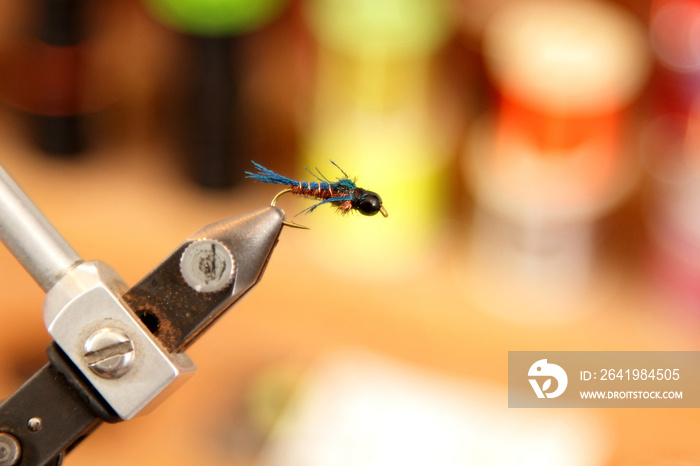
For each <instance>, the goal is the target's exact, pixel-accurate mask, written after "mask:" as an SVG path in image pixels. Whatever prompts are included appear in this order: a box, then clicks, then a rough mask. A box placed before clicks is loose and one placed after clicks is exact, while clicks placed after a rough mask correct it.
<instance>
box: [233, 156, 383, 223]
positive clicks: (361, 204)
mask: <svg viewBox="0 0 700 466" xmlns="http://www.w3.org/2000/svg"><path fill="white" fill-rule="evenodd" d="M331 163H332V164H333V165H335V166H336V167H337V168H338V170H340V172H341V173H342V174H343V177H342V178H337V181H330V180H329V179H328V178H326V177H325V176H323V174H322V173H321V172H320V171H318V169H316V171H317V172H318V175H316V174H314V173H312V172H311V171H309V170H308V169H307V171H309V173H311V175H312V176H314V177H315V178H316V179H317V180H318V181H309V182H307V181H296V180H293V179H291V178H287V177H286V176H282V175H280V174H278V173H275V172H273V171H272V170H270V169H269V168H265V167H263V166H262V165H260V164H259V163H256V162H253V165H255V168H256V169H257V172H255V173H253V172H246V176H247V177H248V178H252V179H254V180H257V181H261V182H263V183H273V184H282V185H286V186H289V188H287V189H285V190H283V191H280V192H279V193H277V195H276V196H275V197H274V199H272V204H271V205H273V206H274V205H275V203H276V202H277V199H279V197H280V196H281V195H282V194H285V193H292V194H296V195H297V196H300V197H305V198H307V199H316V200H320V201H321V202H318V203H316V204H314V205H312V206H311V207H309V208H307V209H304V210H303V211H302V212H306V213H308V212H313V211H314V210H315V209H316V207H318V206H320V205H323V204H330V205H332V206H334V207H336V208H337V209H338V211H340V213H341V214H346V213H348V212H350V211H351V210H356V211H358V212H360V213H361V214H363V215H376V214H377V212H380V213H381V214H382V215H383V216H384V217H388V216H389V214H387V212H386V209H385V208H384V206H382V198H381V197H379V194H377V193H375V192H373V191H368V190H366V189H363V188H360V187H358V186H357V185H356V184H355V180H351V179H350V177H348V175H347V173H345V172H344V171H343V169H342V168H340V167H339V166H338V164H336V163H335V162H333V161H332V160H331ZM285 225H288V226H292V227H296V228H306V227H304V226H302V225H299V224H296V223H290V222H285Z"/></svg>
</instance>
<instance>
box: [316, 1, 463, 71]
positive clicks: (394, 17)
mask: <svg viewBox="0 0 700 466" xmlns="http://www.w3.org/2000/svg"><path fill="white" fill-rule="evenodd" d="M307 6H308V14H309V19H310V22H311V23H312V25H313V28H314V30H315V32H316V34H317V35H318V36H319V39H320V40H321V41H322V42H324V43H325V44H327V45H331V46H332V47H334V48H336V49H338V50H342V51H344V52H346V53H351V54H361V55H369V56H383V57H405V58H407V57H411V56H415V55H422V54H426V53H430V52H431V51H433V50H434V49H436V48H437V47H439V46H440V45H441V44H442V43H443V42H444V41H445V40H446V39H447V38H448V37H449V35H450V34H451V31H452V26H453V20H452V15H451V14H450V9H449V5H448V4H447V2H445V1H442V0H311V1H309V2H308V3H307Z"/></svg>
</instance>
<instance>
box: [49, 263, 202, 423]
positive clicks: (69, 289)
mask: <svg viewBox="0 0 700 466" xmlns="http://www.w3.org/2000/svg"><path fill="white" fill-rule="evenodd" d="M126 290H127V286H126V285H125V284H124V282H123V281H122V280H121V278H119V276H118V275H117V274H116V272H114V271H113V270H112V269H111V268H110V267H109V266H107V265H106V264H103V263H101V262H83V263H81V264H79V265H78V266H77V267H74V268H73V269H71V270H70V271H68V272H67V273H66V274H65V275H64V276H63V277H62V278H61V279H60V280H59V281H58V282H57V283H56V284H55V285H54V286H53V288H51V289H50V290H49V291H48V293H47V294H46V300H45V301H44V311H43V312H44V323H45V324H46V328H47V329H48V331H49V333H50V334H51V336H52V337H53V338H54V340H55V341H56V343H57V344H58V345H59V346H60V347H61V349H62V350H63V351H64V352H65V353H66V354H67V355H68V357H69V358H70V359H71V360H72V361H73V363H74V364H75V365H76V366H77V367H78V369H80V371H81V372H82V373H83V375H85V377H86V378H87V379H88V380H89V381H90V383H91V384H92V385H93V386H94V387H95V389H97V391H98V392H99V393H100V394H101V395H102V397H103V398H104V399H105V401H106V402H107V403H109V405H110V406H111V407H112V409H114V411H115V412H116V413H117V415H119V417H120V418H122V419H124V420H128V419H131V418H132V417H134V416H135V415H136V414H137V413H138V412H139V411H141V410H142V409H143V408H144V407H145V406H146V405H149V404H151V402H153V401H154V400H156V398H160V397H161V395H163V394H164V391H165V389H166V388H169V387H172V384H173V382H175V381H176V380H181V379H182V377H181V376H183V375H187V374H192V373H193V372H194V370H195V366H194V364H193V363H192V361H191V360H190V358H189V357H188V356H187V355H186V354H185V353H182V352H176V353H172V354H171V353H168V352H167V351H166V350H165V349H164V348H163V346H162V345H161V344H160V343H159V342H158V340H156V339H155V337H153V335H152V334H151V332H150V331H149V330H148V329H147V328H146V326H145V325H144V324H143V323H142V322H141V320H140V319H139V318H138V316H136V314H134V312H133V311H132V310H131V309H130V308H129V307H128V306H127V305H126V303H125V302H124V301H123V300H122V298H121V295H122V294H123V293H124V292H125V291H126Z"/></svg>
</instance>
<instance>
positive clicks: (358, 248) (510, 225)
mask: <svg viewBox="0 0 700 466" xmlns="http://www.w3.org/2000/svg"><path fill="white" fill-rule="evenodd" d="M164 3H165V2H164ZM232 3H236V2H232ZM221 4H223V5H225V4H226V1H224V0H222V2H221ZM83 7H84V10H83V14H82V16H81V17H80V18H81V19H80V22H81V23H80V24H81V27H83V28H84V29H83V32H82V35H81V36H80V40H79V41H78V42H76V44H72V45H61V46H56V45H51V44H46V43H42V42H41V40H39V39H38V38H37V37H36V34H35V31H36V27H37V26H36V24H37V18H38V17H39V16H40V15H41V9H42V5H41V4H39V2H26V1H22V2H19V1H6V2H2V3H1V4H0V163H1V164H2V165H3V166H4V167H5V168H6V169H7V171H8V172H9V173H10V174H12V176H13V177H14V178H15V179H16V180H17V181H18V183H19V184H20V185H21V186H22V187H23V188H24V189H25V191H26V192H27V193H28V195H29V196H30V197H31V198H32V199H33V200H34V202H35V203H36V204H37V205H38V206H39V207H40V209H42V211H43V212H44V213H45V214H46V216H47V217H48V218H49V219H50V220H51V221H52V222H53V223H54V224H55V226H56V227H57V228H58V230H59V231H61V232H62V233H63V235H64V236H65V237H66V239H67V240H68V241H69V242H70V243H71V244H72V245H73V247H74V248H75V249H76V251H78V252H79V253H80V254H81V256H82V257H83V258H85V259H98V260H101V261H104V262H106V263H107V264H109V265H111V266H112V267H113V268H114V269H115V270H116V271H117V272H119V273H120V274H121V276H122V277H123V278H124V279H125V281H126V282H127V283H128V284H134V283H136V282H137V281H138V280H139V279H140V278H141V277H142V276H144V275H145V274H146V273H147V272H148V271H150V270H151V269H152V268H153V267H155V266H156V265H157V264H158V263H159V261H160V260H161V259H163V258H164V257H165V256H166V255H168V254H169V253H170V252H171V251H172V250H173V249H174V248H175V247H176V246H177V245H179V244H180V242H181V241H183V240H184V238H186V237H187V236H188V235H189V234H191V233H192V232H194V231H195V230H197V229H199V228H200V227H201V226H203V225H205V224H207V223H211V222H214V221H217V220H220V219H223V218H226V217H229V216H233V215H237V214H239V213H243V212H246V211H248V210H251V209H254V208H258V207H261V206H264V205H267V203H268V202H269V201H270V199H271V198H272V197H273V196H274V195H275V194H276V193H277V192H278V190H276V188H275V187H271V186H265V185H260V184H256V183H254V182H252V181H250V180H245V179H242V170H249V169H251V168H252V166H251V165H250V160H255V161H257V162H260V163H262V164H263V165H265V166H267V167H269V168H271V169H273V170H275V171H277V172H279V173H282V174H285V175H290V176H292V177H299V179H308V177H309V176H310V175H309V174H308V173H307V172H305V171H304V170H303V168H304V166H308V167H310V168H313V167H318V168H319V169H320V171H321V172H323V173H324V174H325V175H326V176H328V177H329V178H335V177H336V176H339V175H340V173H337V172H334V171H335V168H334V167H333V166H332V165H331V164H330V163H329V160H333V161H335V162H337V163H338V165H339V166H341V167H343V169H344V170H345V171H346V172H347V173H348V174H349V175H351V176H353V177H354V176H357V177H358V185H359V186H362V187H364V188H367V189H371V190H373V191H376V192H378V193H379V194H380V195H381V196H382V198H383V200H384V205H385V206H386V209H387V211H388V213H389V217H388V218H387V219H384V218H381V217H380V216H377V217H373V218H365V217H362V216H360V215H348V216H346V217H341V216H339V215H336V214H335V213H333V212H331V209H327V208H323V209H321V208H320V209H318V210H317V211H315V212H314V213H313V214H311V215H306V216H304V215H303V214H302V215H300V216H298V217H296V218H295V219H294V220H295V221H298V222H299V223H303V224H305V225H307V226H309V227H310V231H300V230H292V229H285V230H284V231H283V233H282V236H281V239H280V242H279V244H278V245H277V248H276V250H275V253H274V256H273V258H272V259H271V262H270V264H269V267H268V268H267V271H266V273H265V276H264V277H263V279H262V281H261V283H260V284H259V285H258V286H257V288H256V289H255V290H254V291H253V292H252V293H250V295H249V296H247V297H246V298H245V299H244V300H243V301H242V302H241V303H239V304H238V305H236V306H235V307H234V308H232V309H231V310H230V311H229V313H228V314H227V315H226V316H225V317H224V318H222V319H221V320H219V321H218V322H217V325H216V326H214V327H213V328H212V329H211V330H210V331H209V332H208V333H207V335H205V336H204V337H203V338H201V339H200V340H198V341H197V343H196V344H195V345H194V346H193V347H192V348H191V349H190V350H188V354H189V355H190V356H191V358H192V359H193V360H194V362H195V363H196V364H197V366H198V372H197V374H196V375H195V377H193V378H192V380H190V381H189V382H188V383H187V384H186V385H185V386H184V387H183V388H182V389H180V390H179V391H178V392H177V393H175V394H173V395H172V396H171V397H170V398H169V399H168V400H166V401H165V402H164V403H163V404H162V405H160V406H158V407H157V408H156V409H154V410H153V412H150V413H148V414H146V415H143V416H140V417H138V418H137V419H135V420H132V421H129V422H125V423H121V424H117V425H104V426H102V427H101V428H100V429H98V431H96V433H94V434H93V435H91V436H90V437H89V438H88V439H87V440H86V441H84V442H83V443H82V444H81V445H80V446H79V447H78V448H77V449H76V450H75V451H73V452H72V453H71V454H70V455H68V456H67V458H66V460H65V464H67V465H88V464H90V465H92V464H101V465H112V464H114V465H116V464H123V463H124V462H128V463H129V464H134V465H141V464H143V465H161V464H162V465H166V464H167V465H169V464H176V465H179V464H183V465H184V464H208V465H219V464H221V465H224V464H226V465H260V466H291V465H304V466H345V465H360V464H361V465H363V466H365V465H374V464H377V465H379V464H538V465H542V464H582V465H589V464H590V465H625V466H626V465H662V464H664V465H665V464H700V446H699V445H698V443H697V440H696V437H697V435H696V433H697V432H698V430H700V417H699V416H698V415H697V412H696V410H693V409H673V410H666V409H595V410H593V409H588V410H586V409H567V410H534V409H532V410H525V409H520V410H517V409H510V410H509V409H508V408H507V386H506V384H507V355H508V351H522V350H540V351H548V350H551V351H574V350H576V351H586V350H596V351H599V350H606V351H607V350H609V351H615V350H619V351H622V350H625V351H633V350H638V351H686V350H687V351H691V350H698V349H700V347H699V346H698V344H697V342H696V341H697V338H696V336H697V334H698V332H699V331H700V318H699V317H700V313H699V310H700V166H699V164H698V157H697V154H696V151H697V149H698V147H697V145H698V141H699V140H700V130H699V129H698V128H699V127H698V110H697V109H698V107H697V102H698V99H697V98H698V96H700V52H698V51H697V50H700V48H699V47H700V45H697V44H700V36H698V37H695V36H697V35H698V33H697V31H700V29H699V28H698V27H697V25H700V2H697V1H690V0H653V1H651V0H647V1H642V2H632V1H625V0H620V1H605V2H602V1H601V2H593V1H587V0H560V1H552V0H550V1H544V0H543V1H539V0H538V1H529V0H527V1H526V0H499V1H497V2H495V1H485V0H449V1H448V0H440V1H437V0H402V1H399V0H373V1H369V0H354V1H352V2H347V1H346V2H341V1H338V0H289V1H288V2H287V3H286V4H284V5H283V6H281V7H280V8H281V9H280V10H279V11H276V13H275V15H274V16H271V17H270V18H269V20H268V21H266V22H265V23H264V24H261V25H256V26H255V27H254V28H252V29H251V30H248V31H246V32H235V33H231V34H230V35H226V34H222V33H220V32H218V31H217V32H216V33H213V32H211V31H210V30H202V31H200V34H199V35H200V36H203V37H206V38H209V39H211V38H212V37H211V36H216V37H217V38H221V37H225V38H226V40H229V39H230V41H231V42H232V43H234V44H235V45H233V46H232V47H231V49H230V53H231V54H232V56H233V57H234V59H233V60H232V64H231V67H232V69H231V70H229V71H230V72H231V79H232V80H235V88H236V92H237V94H236V96H237V97H236V100H235V102H233V103H232V106H235V112H236V115H238V116H237V117H236V118H237V119H233V120H231V121H232V123H230V124H231V125H235V128H234V127H233V126H224V127H223V131H224V133H226V132H229V130H230V132H231V134H234V133H235V134H236V137H235V138H234V140H233V142H232V145H231V147H230V149H227V150H229V152H227V153H228V154H230V155H229V156H230V159H231V160H232V161H235V164H234V166H235V167H241V169H240V170H239V169H238V168H236V170H238V171H237V172H236V173H235V174H234V176H233V177H232V178H231V179H230V180H227V181H226V182H225V183H224V184H223V185H221V186H217V187H214V188H212V187H211V186H210V187H204V186H202V180H201V178H198V175H197V173H199V172H198V170H199V169H200V168H202V166H203V165H208V164H211V163H214V162H211V161H209V160H203V159H201V158H200V151H199V149H200V148H201V145H198V144H199V143H198V141H199V139H196V138H192V137H190V136H191V135H192V134H193V132H195V131H199V129H195V126H196V122H195V123H193V122H192V118H191V116H192V115H191V114H190V112H191V111H192V108H193V107H192V102H191V101H190V99H192V91H191V85H192V80H193V79H194V78H193V75H194V74H196V73H195V71H196V69H194V70H193V67H194V68H196V67H197V66H198V65H197V63H199V62H198V61H197V58H196V57H195V55H196V54H198V53H202V51H201V50H200V49H198V47H197V46H193V43H194V42H193V41H196V40H197V39H195V38H193V34H192V31H188V32H187V33H185V32H183V31H182V30H178V28H176V27H173V25H172V24H166V23H165V22H161V21H160V18H158V17H157V16H155V15H153V10H152V9H151V8H149V7H148V6H147V5H144V4H143V3H142V2H140V1H136V0H118V1H117V0H103V1H101V2H92V3H89V4H88V3H87V2H86V3H85V5H83ZM194 35H196V34H194ZM66 57H69V58H66ZM227 66H228V65H227ZM199 85H200V86H204V87H205V88H207V86H209V84H207V83H205V84H201V83H200V84H199ZM218 85H219V84H217V86H218ZM231 86H234V83H233V81H232V82H231ZM223 88H227V86H226V85H225V84H224V86H223ZM207 89H208V88H207ZM196 95H197V94H195V98H194V99H195V104H197V102H198V101H197V98H196ZM209 108H210V107H206V106H203V107H202V108H201V109H199V110H197V111H203V112H204V113H206V112H207V111H208V109H209ZM217 108H219V107H217ZM202 109H203V110H202ZM217 111H219V110H217ZM233 111H234V109H233V107H232V112H233ZM240 115H242V116H240ZM37 116H39V117H41V118H39V119H40V120H41V119H42V118H44V117H60V118H64V117H68V116H70V117H71V118H74V119H76V120H71V121H72V122H73V123H71V124H76V125H77V126H71V128H72V131H77V132H79V133H80V138H81V141H82V142H81V144H78V145H76V146H75V147H77V149H76V150H72V151H59V152H61V153H60V154H57V153H55V152H56V151H51V150H47V145H46V144H45V139H44V138H46V137H49V138H59V139H60V137H61V135H60V134H58V135H57V134H56V133H51V135H49V136H46V135H44V136H41V137H39V136H37V134H38V130H37V128H38V126H37V124H38V123H37V121H38V119H37ZM227 117H228V116H227ZM60 118H59V119H60ZM44 120H45V118H44ZM42 121H43V120H42ZM51 121H54V120H51ZM60 121H64V120H60ZM75 121H77V123H75ZM226 121H228V120H226ZM59 128H65V127H59ZM42 134H44V133H42ZM72 137H76V136H75V135H73V136H72ZM52 140H53V139H52ZM49 147H55V146H52V145H51V144H49ZM49 152H54V153H49ZM231 160H230V161H231ZM230 161H229V162H230ZM206 168H210V167H206ZM280 204H281V206H282V208H283V209H284V210H285V211H286V212H287V214H288V216H290V217H291V216H292V215H294V214H295V213H296V212H298V211H301V210H303V209H304V208H306V207H308V206H309V205H310V204H309V201H306V200H298V199H284V200H283V201H281V202H280ZM0 264H1V265H2V266H1V267H0V296H1V297H2V307H1V308H0V317H1V320H0V322H1V323H0V355H1V356H0V398H3V397H6V396H8V395H9V394H10V393H12V392H13V391H14V390H15V389H17V388H18V387H19V385H20V384H21V383H22V382H23V381H24V380H26V379H27V378H28V377H29V376H30V375H31V374H32V373H33V372H34V371H35V370H37V369H38V368H39V367H41V366H42V365H43V364H44V362H45V360H46V357H45V355H44V349H45V347H46V345H47V344H48V343H49V337H48V335H47V334H46V331H45V329H44V328H43V320H42V317H41V308H42V301H43V297H44V295H43V293H42V291H41V289H40V288H39V287H38V286H36V284H35V283H34V282H33V281H32V279H31V278H30V277H29V275H27V274H26V273H25V272H24V270H23V269H22V268H21V266H20V265H19V264H18V263H17V262H16V261H15V260H14V259H13V258H12V257H11V255H10V254H9V253H8V252H7V251H6V250H5V249H4V248H0ZM368 393H370V394H371V395H372V396H371V397H370V398H371V400H370V401H367V400H368V399H367V398H365V396H366V395H367V394H368ZM353 403H356V404H353ZM431 432H433V433H438V434H439V435H438V434H435V435H431V434H430V433H431ZM533 432H535V433H533ZM455 445H458V446H459V448H456V447H455ZM451 448H455V449H454V451H453V450H451ZM540 455H541V456H540Z"/></svg>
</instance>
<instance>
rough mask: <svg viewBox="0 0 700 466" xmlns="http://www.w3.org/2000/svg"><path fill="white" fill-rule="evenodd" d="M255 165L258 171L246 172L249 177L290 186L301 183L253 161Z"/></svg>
mask: <svg viewBox="0 0 700 466" xmlns="http://www.w3.org/2000/svg"><path fill="white" fill-rule="evenodd" d="M253 165H254V166H255V168H256V169H257V172H245V174H246V177H247V178H252V179H254V180H257V181H261V182H263V183H273V184H284V185H288V186H295V185H298V184H299V182H298V181H294V180H293V179H291V178H287V177H286V176H282V175H280V174H279V173H275V172H273V171H272V170H270V169H269V168H265V167H263V166H262V165H260V164H259V163H257V162H253Z"/></svg>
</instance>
